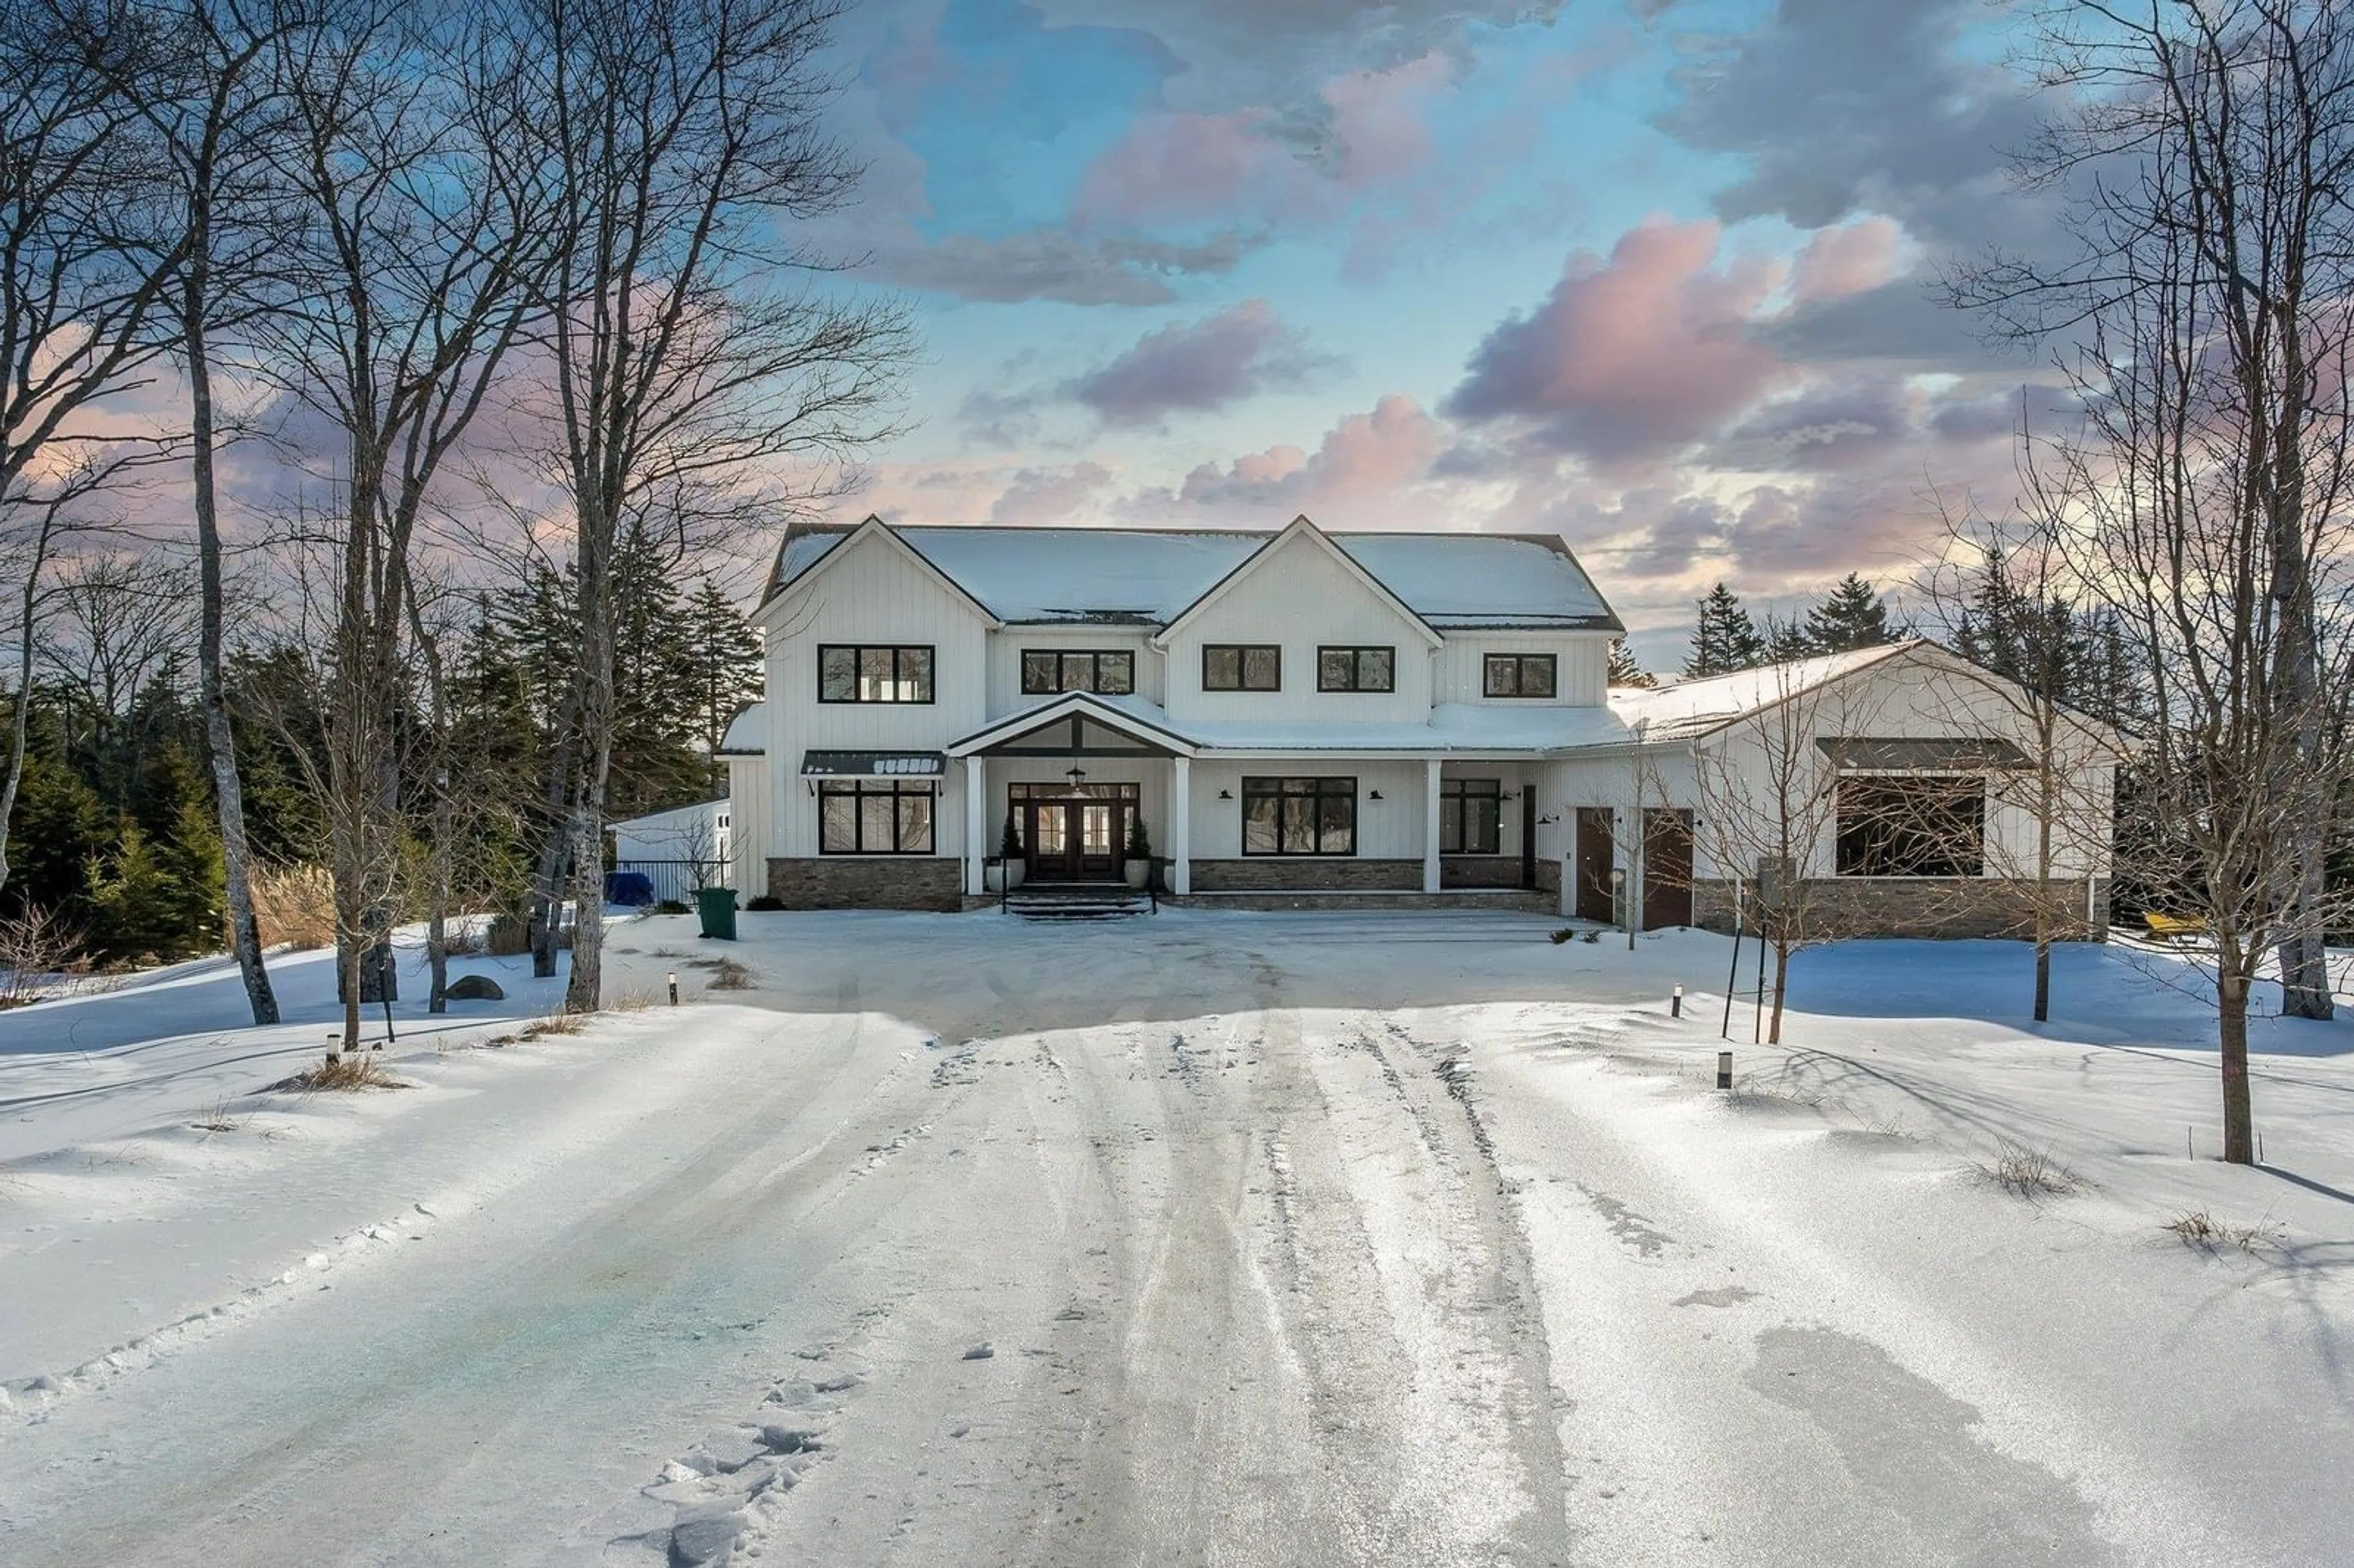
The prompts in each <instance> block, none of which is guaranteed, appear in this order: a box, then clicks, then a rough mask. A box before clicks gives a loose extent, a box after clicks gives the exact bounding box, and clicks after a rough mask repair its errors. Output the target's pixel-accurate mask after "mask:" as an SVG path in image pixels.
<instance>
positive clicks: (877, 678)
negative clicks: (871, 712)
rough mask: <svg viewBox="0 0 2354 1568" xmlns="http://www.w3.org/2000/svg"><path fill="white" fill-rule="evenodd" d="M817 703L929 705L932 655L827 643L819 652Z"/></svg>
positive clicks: (902, 648) (916, 650)
mask: <svg viewBox="0 0 2354 1568" xmlns="http://www.w3.org/2000/svg"><path fill="white" fill-rule="evenodd" d="M817 700H818V701H819V702H822V703H928V702H930V701H931V700H932V651H931V649H929V648H928V647H922V646H917V647H907V646H899V647H877V646H875V645H874V644H871V643H859V644H850V643H841V642H833V643H827V644H824V645H823V646H822V647H820V648H819V649H818V651H817Z"/></svg>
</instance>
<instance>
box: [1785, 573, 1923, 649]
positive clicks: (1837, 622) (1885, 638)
mask: <svg viewBox="0 0 2354 1568" xmlns="http://www.w3.org/2000/svg"><path fill="white" fill-rule="evenodd" d="M1903 635H1904V629H1903V628H1902V627H1897V626H1891V625H1890V624H1889V623H1888V606H1887V605H1885V604H1883V603H1882V602H1881V598H1880V590H1879V589H1878V588H1873V587H1872V585H1871V584H1870V583H1868V582H1866V581H1864V580H1863V578H1862V577H1859V576H1858V575H1857V574H1855V573H1854V572H1850V573H1848V575H1847V576H1846V577H1845V578H1843V579H1842V580H1841V581H1840V585H1839V587H1837V588H1833V589H1831V591H1830V595H1829V598H1827V599H1824V600H1823V602H1822V603H1820V604H1819V605H1817V606H1816V607H1815V608H1814V609H1810V610H1808V611H1807V626H1806V641H1807V651H1808V652H1810V653H1850V652H1854V651H1855V650H1857V649H1859V648H1877V647H1879V646H1880V645H1881V644H1882V643H1885V642H1893V641H1897V640H1898V639H1899V638H1900V637H1902V636H1903Z"/></svg>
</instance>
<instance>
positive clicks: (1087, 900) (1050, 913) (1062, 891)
mask: <svg viewBox="0 0 2354 1568" xmlns="http://www.w3.org/2000/svg"><path fill="white" fill-rule="evenodd" d="M1005 907H1006V908H1007V910H1009V911H1010V912H1012V913H1013V914H1015V915H1019V916H1022V917H1023V919H1025V920H1125V919H1128V918H1129V917H1130V916H1136V915H1150V914H1151V913H1152V899H1151V897H1150V895H1147V894H1142V893H1137V892H1132V891H1131V890H1129V888H1127V887H1124V886H1106V887H1097V886H1093V885H1060V886H1047V887H1037V888H1031V887H1023V888H1017V889H1015V890H1014V891H1013V892H1012V893H1009V894H1007V895H1005Z"/></svg>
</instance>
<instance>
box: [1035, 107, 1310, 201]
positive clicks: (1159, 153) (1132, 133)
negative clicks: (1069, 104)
mask: <svg viewBox="0 0 2354 1568" xmlns="http://www.w3.org/2000/svg"><path fill="white" fill-rule="evenodd" d="M1260 118H1261V117H1260V116H1258V115H1257V114H1247V113H1246V114H1152V115H1147V116H1145V117H1143V118H1141V119H1140V120H1139V121H1138V122H1136V123H1135V124H1134V125H1133V126H1131V127H1130V128H1129V132H1128V134H1127V135H1125V136H1123V137H1122V138H1120V140H1119V142H1117V143H1113V144H1112V145H1111V146H1110V147H1108V148H1107V149H1106V150H1105V151H1104V152H1103V153H1102V154H1099V155H1097V158H1096V160H1095V162H1094V163H1092V164H1089V165H1088V167H1087V172H1086V173H1085V174H1084V175H1081V176H1080V178H1079V194H1078V197H1077V200H1076V202H1075V203H1074V204H1073V213H1074V216H1075V217H1076V218H1077V219H1078V220H1079V221H1080V222H1081V223H1082V224H1087V225H1095V224H1103V223H1115V224H1117V223H1140V222H1147V221H1152V220H1163V221H1192V220H1196V219H1204V218H1215V217H1225V216H1228V215H1231V214H1233V213H1234V212H1235V210H1236V209H1238V208H1243V207H1258V206H1262V205H1264V201H1265V198H1266V197H1267V196H1273V195H1276V194H1278V190H1279V188H1280V187H1282V186H1284V185H1288V184H1291V183H1294V182H1296V181H1298V180H1299V178H1300V175H1301V171H1299V169H1297V167H1296V166H1295V167H1287V166H1286V165H1287V164H1294V163H1295V161H1294V160H1293V159H1292V158H1291V155H1290V154H1288V153H1286V152H1284V151H1283V150H1282V149H1280V148H1278V147H1277V146H1276V145H1274V144H1273V143H1270V142H1267V140H1265V139H1264V138H1262V137H1261V136H1260V135H1259V134H1258V133H1257V122H1258V121H1259V120H1260Z"/></svg>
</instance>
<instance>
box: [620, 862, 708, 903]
mask: <svg viewBox="0 0 2354 1568" xmlns="http://www.w3.org/2000/svg"><path fill="white" fill-rule="evenodd" d="M613 872H614V874H616V875H620V874H623V873H626V872H635V873H636V874H638V875H640V876H642V877H644V878H645V879H646V881H647V883H648V884H649V885H652V889H653V895H654V897H655V899H656V900H657V901H659V900H663V899H673V900H676V901H677V902H678V903H681V904H688V903H692V902H693V901H694V899H695V889H696V888H698V887H729V886H733V885H734V884H735V867H734V866H733V865H732V864H731V863H728V862H726V861H715V860H617V861H615V862H614V863H613Z"/></svg>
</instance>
